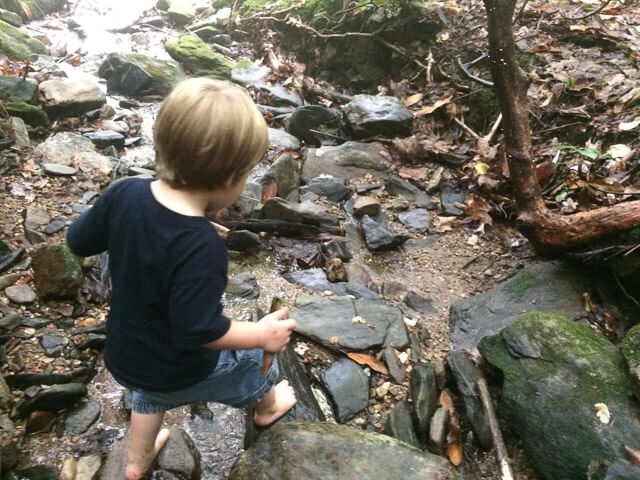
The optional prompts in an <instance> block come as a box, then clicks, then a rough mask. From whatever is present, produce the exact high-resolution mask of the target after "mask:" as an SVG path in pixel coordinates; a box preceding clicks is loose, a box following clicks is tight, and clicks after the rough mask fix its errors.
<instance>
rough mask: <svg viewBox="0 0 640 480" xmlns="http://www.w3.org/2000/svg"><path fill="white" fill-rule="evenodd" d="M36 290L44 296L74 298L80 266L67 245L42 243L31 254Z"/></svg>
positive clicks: (80, 275)
mask: <svg viewBox="0 0 640 480" xmlns="http://www.w3.org/2000/svg"><path fill="white" fill-rule="evenodd" d="M31 260H32V261H33V273H34V281H35V284H36V290H37V291H38V294H39V295H40V296H41V297H44V298H74V297H75V295H76V292H77V291H78V288H80V285H81V284H82V267H81V266H80V263H79V262H78V260H77V258H76V256H75V255H73V253H71V250H69V247H68V246H67V245H64V244H63V245H42V246H40V247H38V248H37V249H36V250H35V251H34V252H33V253H32V254H31Z"/></svg>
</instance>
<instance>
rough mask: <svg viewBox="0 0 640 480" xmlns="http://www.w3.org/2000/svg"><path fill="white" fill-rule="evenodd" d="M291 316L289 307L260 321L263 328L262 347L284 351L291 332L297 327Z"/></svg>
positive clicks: (275, 351)
mask: <svg viewBox="0 0 640 480" xmlns="http://www.w3.org/2000/svg"><path fill="white" fill-rule="evenodd" d="M288 316H289V307H284V308H281V309H280V310H278V311H276V312H273V313H270V314H269V315H267V316H265V317H262V319H260V321H259V322H258V325H259V326H260V328H261V330H262V339H263V340H262V344H263V346H262V348H263V349H264V351H265V352H271V353H279V352H282V351H284V349H285V347H286V346H287V343H289V339H290V338H291V332H292V331H293V330H294V329H295V328H296V321H295V320H294V319H292V318H288Z"/></svg>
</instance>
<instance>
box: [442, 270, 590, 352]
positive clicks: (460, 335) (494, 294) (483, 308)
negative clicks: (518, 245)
mask: <svg viewBox="0 0 640 480" xmlns="http://www.w3.org/2000/svg"><path fill="white" fill-rule="evenodd" d="M589 278H590V277H589V275H587V274H585V272H584V271H583V270H581V269H578V268H572V267H569V266H567V265H565V264H563V263H561V262H557V261H553V262H540V263H536V264H532V265H529V266H527V267H526V268H525V269H523V270H522V271H521V272H519V273H517V274H516V275H514V276H513V277H512V278H511V279H509V280H508V281H506V282H504V283H503V284H501V285H499V286H498V287H496V288H494V289H493V290H491V291H489V292H487V293H483V294H481V295H475V296H473V297H469V298H465V299H463V300H460V301H458V302H456V303H454V304H453V305H452V306H451V311H450V315H449V323H450V327H451V346H452V349H454V350H459V349H473V348H475V347H476V346H477V345H478V342H479V341H480V340H481V339H482V338H483V337H485V336H487V335H493V334H495V333H497V332H498V331H500V329H501V328H502V327H504V326H506V325H509V324H510V323H511V322H513V321H514V320H515V319H516V318H518V317H519V316H520V315H521V314H522V313H525V312H545V313H557V314H560V315H564V316H565V317H568V318H571V319H575V318H578V317H580V316H582V315H583V314H584V299H583V294H584V292H588V291H589V290H590V282H589Z"/></svg>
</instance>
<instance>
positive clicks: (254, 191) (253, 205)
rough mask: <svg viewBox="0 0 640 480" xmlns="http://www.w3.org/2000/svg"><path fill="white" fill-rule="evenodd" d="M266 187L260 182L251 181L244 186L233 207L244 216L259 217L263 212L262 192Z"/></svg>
mask: <svg viewBox="0 0 640 480" xmlns="http://www.w3.org/2000/svg"><path fill="white" fill-rule="evenodd" d="M263 191H264V187H263V186H262V185H260V184H259V183H256V182H253V181H249V182H247V184H246V185H245V186H244V189H243V190H242V194H241V195H240V197H238V199H237V200H236V202H235V203H234V204H233V206H232V208H233V209H234V210H235V211H237V212H238V214H239V215H240V216H242V217H251V218H255V217H259V216H261V214H262V193H263Z"/></svg>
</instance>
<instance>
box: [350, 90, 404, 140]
mask: <svg viewBox="0 0 640 480" xmlns="http://www.w3.org/2000/svg"><path fill="white" fill-rule="evenodd" d="M343 112H344V114H345V117H346V119H347V122H348V123H349V126H350V127H351V130H352V131H353V136H354V138H366V137H373V136H376V135H383V136H387V137H392V136H407V135H411V128H412V125H413V114H412V113H411V112H410V111H409V110H408V109H407V108H406V107H405V106H404V104H403V103H402V102H401V101H400V100H398V99H397V98H395V97H382V96H380V97H378V96H373V95H355V96H354V97H353V98H352V99H351V102H349V103H348V104H347V105H345V106H344V107H343Z"/></svg>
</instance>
